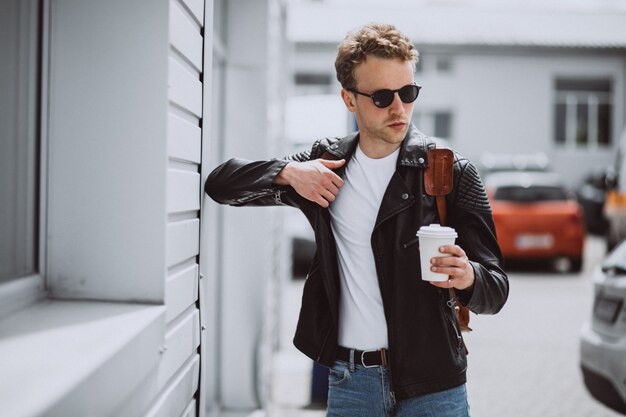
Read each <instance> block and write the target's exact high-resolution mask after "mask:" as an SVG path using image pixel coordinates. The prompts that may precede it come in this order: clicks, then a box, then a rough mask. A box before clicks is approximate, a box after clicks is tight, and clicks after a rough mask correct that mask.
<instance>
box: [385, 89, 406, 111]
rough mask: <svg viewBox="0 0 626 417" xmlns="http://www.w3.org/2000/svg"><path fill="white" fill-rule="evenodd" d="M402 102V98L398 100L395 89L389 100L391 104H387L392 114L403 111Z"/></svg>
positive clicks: (398, 96) (398, 95)
mask: <svg viewBox="0 0 626 417" xmlns="http://www.w3.org/2000/svg"><path fill="white" fill-rule="evenodd" d="M403 104H404V103H402V100H400V94H399V93H398V92H397V91H396V92H395V93H393V101H392V102H391V105H389V110H390V111H391V113H393V114H402V113H404V106H403Z"/></svg>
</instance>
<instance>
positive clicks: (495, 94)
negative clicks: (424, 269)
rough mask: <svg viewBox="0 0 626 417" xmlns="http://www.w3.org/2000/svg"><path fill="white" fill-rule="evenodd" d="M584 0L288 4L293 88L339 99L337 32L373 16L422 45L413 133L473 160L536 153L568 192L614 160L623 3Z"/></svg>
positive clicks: (619, 124)
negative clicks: (558, 0) (554, 2)
mask: <svg viewBox="0 0 626 417" xmlns="http://www.w3.org/2000/svg"><path fill="white" fill-rule="evenodd" d="M583 3H584V4H583ZM592 3H593V2H588V3H586V2H577V3H572V4H571V5H567V4H561V5H559V6H558V7H556V6H552V7H551V6H550V4H551V3H546V4H545V5H540V6H538V5H537V4H536V3H535V4H533V3H528V4H525V3H522V2H512V3H510V4H509V3H507V5H501V4H498V2H487V1H469V0H468V1H461V2H455V3H454V4H453V3H449V2H442V3H437V2H411V4H409V3H407V2H401V1H392V2H389V4H388V5H387V6H385V7H380V6H378V5H375V4H372V3H371V2H365V3H362V4H359V5H358V6H357V5H355V4H354V3H351V2H341V1H332V0H328V1H325V2H315V1H294V2H293V3H292V4H290V7H289V14H288V16H289V21H288V39H289V40H290V45H291V50H290V60H291V62H292V64H293V65H292V68H293V70H294V73H293V74H292V80H293V85H292V89H291V94H292V95H293V96H305V97H306V96H307V95H317V94H322V95H324V94H326V95H328V94H330V95H338V91H339V89H340V86H339V85H338V83H337V81H336V80H335V76H334V68H333V67H332V63H333V62H334V58H335V53H336V47H337V45H338V43H339V42H340V41H341V39H343V37H344V36H345V34H346V33H347V32H348V31H350V30H353V29H355V28H356V27H359V26H360V25H362V24H364V23H367V22H370V21H378V22H383V23H387V22H389V23H394V24H395V25H396V26H397V27H398V28H399V29H400V30H402V31H403V32H404V33H406V34H407V35H409V37H411V39H412V40H413V42H414V43H415V45H416V47H417V49H418V50H419V51H420V63H419V65H418V68H417V71H416V74H415V80H416V82H417V83H418V84H421V85H422V90H421V92H420V97H419V98H418V100H417V102H416V103H415V108H414V115H413V121H414V123H415V124H416V125H417V127H418V128H420V129H421V130H423V131H424V132H425V133H427V134H429V135H433V136H437V137H441V138H445V139H447V140H448V141H449V143H450V145H451V146H452V147H454V148H455V149H458V150H459V151H460V152H462V153H463V154H465V155H466V156H467V157H469V158H470V159H472V160H473V161H475V162H476V163H480V161H481V160H482V159H483V157H484V156H485V155H486V154H487V153H491V154H520V153H525V154H528V153H539V152H541V153H543V154H545V155H546V156H547V158H548V160H549V164H550V166H551V168H552V169H553V170H555V171H557V172H559V173H561V174H562V176H563V177H564V178H565V179H566V181H567V183H568V185H570V186H572V187H574V186H576V185H577V184H578V183H579V182H580V181H581V180H582V178H583V177H584V176H585V175H586V174H588V173H589V172H590V171H591V170H594V169H599V168H603V167H606V166H608V165H611V164H612V163H613V162H614V161H613V159H614V155H615V150H616V149H617V145H618V143H617V142H618V138H619V136H620V133H621V132H622V130H623V129H624V124H625V123H626V107H625V97H626V83H625V80H626V32H624V30H623V29H622V28H623V27H624V25H626V9H624V8H623V6H621V5H619V4H618V2H605V3H603V4H602V5H597V4H592ZM300 100H302V99H300ZM317 100H318V98H312V99H311V105H310V106H309V108H308V110H309V111H311V108H313V107H314V106H315V104H314V103H315V102H316V101H317ZM303 107H304V108H306V106H304V105H303ZM344 117H345V116H344ZM332 123H334V121H331V122H330V124H332ZM318 124H319V123H318ZM312 130H314V131H319V130H320V128H319V126H314V127H312Z"/></svg>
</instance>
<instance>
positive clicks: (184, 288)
mask: <svg viewBox="0 0 626 417" xmlns="http://www.w3.org/2000/svg"><path fill="white" fill-rule="evenodd" d="M197 299H198V265H197V264H196V265H192V266H190V267H189V268H187V269H184V270H183V271H181V272H179V273H177V274H176V275H173V276H172V277H170V278H168V280H167V282H166V283H165V306H166V307H167V316H166V321H167V322H168V323H169V322H170V321H171V320H172V319H174V318H175V317H177V316H178V315H179V314H180V313H182V312H183V311H184V310H185V309H186V308H187V307H189V306H190V305H191V304H193V303H195V302H196V300H197Z"/></svg>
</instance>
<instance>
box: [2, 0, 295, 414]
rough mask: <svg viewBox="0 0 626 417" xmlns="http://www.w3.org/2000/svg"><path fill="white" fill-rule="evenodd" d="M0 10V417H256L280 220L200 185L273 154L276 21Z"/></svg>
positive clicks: (192, 5) (102, 8)
mask: <svg viewBox="0 0 626 417" xmlns="http://www.w3.org/2000/svg"><path fill="white" fill-rule="evenodd" d="M0 8H1V13H0V28H1V29H0V32H1V36H0V47H1V51H2V54H3V57H4V58H3V60H2V63H1V64H0V71H1V72H0V73H1V74H2V77H1V78H2V80H1V81H0V83H2V90H3V92H6V93H3V95H2V97H1V98H0V121H1V123H0V136H1V137H0V162H1V164H0V170H1V171H0V172H1V173H2V176H1V178H0V198H1V200H2V201H1V204H0V210H1V211H0V214H1V217H2V220H1V223H0V225H1V227H2V228H1V230H2V233H1V234H2V238H0V239H1V241H0V375H2V377H1V378H0V403H1V404H2V411H0V414H2V415H7V416H12V417H18V416H19V417H22V416H23V417H29V416H33V417H34V416H63V417H69V416H80V417H84V416H125V417H126V416H128V417H131V416H167V417H178V416H180V417H190V416H203V415H218V414H220V413H222V412H224V411H231V412H232V413H231V415H237V414H236V412H239V413H241V414H243V415H246V414H248V413H249V412H250V411H251V410H255V409H259V408H262V407H263V402H264V401H265V398H266V397H267V392H265V391H264V389H265V390H266V386H267V384H265V382H266V378H267V374H268V372H269V371H268V366H267V357H268V353H267V348H266V349H265V350H264V349H262V348H261V346H266V347H267V346H269V347H271V338H272V336H271V334H272V333H271V332H272V329H271V328H268V327H267V326H264V325H263V323H264V322H269V321H270V320H265V318H266V315H267V314H272V311H271V309H269V308H268V306H267V303H268V301H267V300H268V299H270V298H271V294H273V291H274V290H273V289H272V288H273V287H272V284H271V283H272V280H271V279H270V276H271V274H272V273H273V272H274V271H275V269H276V268H277V267H276V266H275V265H274V264H273V263H272V259H273V258H272V254H273V253H274V252H275V251H277V250H280V248H279V247H278V246H276V245H273V244H272V239H270V238H268V234H267V233H268V231H271V227H273V226H272V225H273V224H274V223H272V221H273V220H272V219H273V214H272V212H271V211H267V212H261V213H236V212H233V211H230V210H228V209H222V208H219V207H217V205H215V204H212V203H209V202H208V201H207V199H206V198H205V196H204V193H203V190H202V185H203V183H204V179H205V178H206V176H207V175H208V173H209V172H210V171H211V169H212V168H213V167H214V166H215V164H216V163H217V162H218V161H220V160H222V159H223V158H226V157H228V156H229V155H231V154H234V153H237V154H239V155H240V156H243V157H265V156H267V155H266V154H267V153H268V152H271V151H272V147H273V146H275V145H274V144H275V143H276V142H277V140H278V138H279V136H280V129H281V126H282V120H281V119H280V116H279V115H280V111H281V109H280V102H279V93H277V92H280V88H279V84H280V82H281V81H280V80H281V78H280V76H279V74H280V72H281V71H282V68H281V67H280V51H281V47H282V40H283V38H284V35H283V33H284V23H283V20H284V13H283V9H284V5H283V4H282V2H281V1H278V0H276V1H275V0H267V1H265V0H264V1H253V0H233V1H225V0H215V1H211V0H207V1H205V0H162V1H158V2H153V1H146V0H132V1H117V0H114V1H107V2H102V1H96V0H80V1H77V0H26V1H22V0H7V1H2V2H1V3H0ZM273 103H274V104H273ZM277 115H278V116H277ZM265 294H268V296H267V297H266V296H265Z"/></svg>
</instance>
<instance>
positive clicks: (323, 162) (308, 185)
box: [274, 159, 346, 207]
mask: <svg viewBox="0 0 626 417" xmlns="http://www.w3.org/2000/svg"><path fill="white" fill-rule="evenodd" d="M345 163H346V161H345V159H340V160H338V161H330V160H327V159H314V160H312V161H306V162H296V161H293V162H289V163H288V164H287V165H285V167H284V168H283V169H282V171H280V172H279V173H278V175H277V176H276V178H275V179H274V182H275V183H276V184H278V185H289V186H291V187H292V188H293V189H294V190H296V192H297V193H298V194H300V195H301V196H302V197H304V198H306V199H307V200H310V201H313V202H314V203H317V204H319V205H320V206H322V207H328V206H329V205H330V203H332V202H333V201H335V198H336V197H337V194H339V189H340V188H341V187H343V180H342V179H341V177H339V175H337V174H335V173H334V172H333V171H332V170H333V169H337V168H339V167H341V166H342V165H343V164H345Z"/></svg>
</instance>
